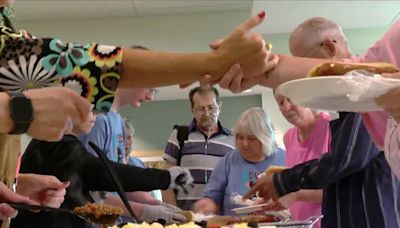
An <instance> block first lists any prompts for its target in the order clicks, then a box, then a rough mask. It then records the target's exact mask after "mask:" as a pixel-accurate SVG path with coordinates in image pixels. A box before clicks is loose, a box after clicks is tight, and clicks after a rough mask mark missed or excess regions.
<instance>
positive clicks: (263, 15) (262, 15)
mask: <svg viewBox="0 0 400 228" xmlns="http://www.w3.org/2000/svg"><path fill="white" fill-rule="evenodd" d="M258 16H259V17H261V18H263V17H265V11H264V10H263V11H261V12H259V13H258Z"/></svg>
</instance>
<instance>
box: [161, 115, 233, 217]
mask: <svg viewBox="0 0 400 228" xmlns="http://www.w3.org/2000/svg"><path fill="white" fill-rule="evenodd" d="M179 149H180V146H179V142H178V139H177V130H176V129H174V130H173V131H172V133H171V135H170V138H169V140H168V143H167V146H166V148H165V152H164V155H163V157H164V159H165V160H167V161H168V162H170V163H172V164H175V165H176V164H177V163H178V162H177V161H179V160H180V166H181V167H186V168H188V169H189V170H190V173H191V174H192V176H193V179H194V188H193V189H191V190H190V191H189V193H188V194H185V193H184V192H181V191H180V192H178V194H177V204H178V206H179V207H180V208H182V209H185V210H190V209H191V206H192V203H193V202H195V201H196V200H199V199H201V198H202V197H203V194H204V188H205V185H206V184H207V182H208V180H209V178H210V176H211V173H212V170H213V169H214V167H215V166H216V164H217V163H218V161H219V160H220V158H222V157H223V156H225V154H227V153H229V152H234V151H235V146H234V141H233V137H232V135H231V131H230V130H228V129H226V128H224V127H222V125H221V124H220V123H219V122H218V131H217V132H216V133H214V134H213V135H211V136H210V137H207V136H206V135H205V134H203V133H202V132H201V131H200V130H199V129H198V127H197V125H196V121H195V120H194V119H193V121H192V123H191V124H190V125H189V136H188V139H187V140H186V141H185V143H184V146H183V149H182V152H181V154H179Z"/></svg>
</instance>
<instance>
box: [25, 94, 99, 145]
mask: <svg viewBox="0 0 400 228" xmlns="http://www.w3.org/2000/svg"><path fill="white" fill-rule="evenodd" d="M24 94H25V95H26V96H27V97H29V98H30V99H31V101H32V106H33V116H34V119H33V121H32V123H31V125H30V127H29V129H28V132H27V133H28V134H29V135H30V136H32V137H33V138H36V139H40V140H47V141H58V140H60V139H61V137H62V136H63V135H64V134H68V133H71V131H72V127H73V125H79V124H80V123H83V122H85V121H87V120H88V119H89V115H90V111H91V110H90V109H91V105H90V104H89V102H88V101H87V100H85V99H84V98H83V97H81V96H79V95H78V94H76V93H75V92H74V91H72V90H70V89H67V88H42V89H32V90H28V91H25V92H24Z"/></svg>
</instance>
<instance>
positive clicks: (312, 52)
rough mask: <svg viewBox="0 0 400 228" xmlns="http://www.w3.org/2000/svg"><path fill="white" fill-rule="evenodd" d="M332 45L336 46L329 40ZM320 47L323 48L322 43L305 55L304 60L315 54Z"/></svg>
mask: <svg viewBox="0 0 400 228" xmlns="http://www.w3.org/2000/svg"><path fill="white" fill-rule="evenodd" d="M331 41H332V42H333V43H334V44H337V41H336V40H331ZM322 46H324V43H320V44H319V45H318V46H317V47H315V48H314V49H313V50H312V51H310V53H308V54H307V55H305V56H304V57H305V58H308V57H310V56H312V55H313V54H314V53H315V52H317V51H318V50H319V49H320V48H321V47H322Z"/></svg>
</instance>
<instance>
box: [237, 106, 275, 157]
mask: <svg viewBox="0 0 400 228" xmlns="http://www.w3.org/2000/svg"><path fill="white" fill-rule="evenodd" d="M233 132H234V135H235V139H236V134H238V133H242V134H247V135H254V136H256V137H257V139H258V140H259V141H260V142H261V144H262V145H263V146H262V152H263V153H264V154H265V155H266V156H270V155H272V154H274V153H275V152H276V150H277V143H276V140H275V130H274V128H273V126H272V124H271V121H270V119H269V116H268V115H267V113H266V112H265V111H264V110H263V109H261V108H258V107H256V108H250V109H248V110H247V111H245V112H244V113H242V115H241V116H240V117H239V119H238V121H237V122H236V126H235V127H234V130H233ZM235 144H236V142H235ZM236 148H238V147H237V145H236Z"/></svg>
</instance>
